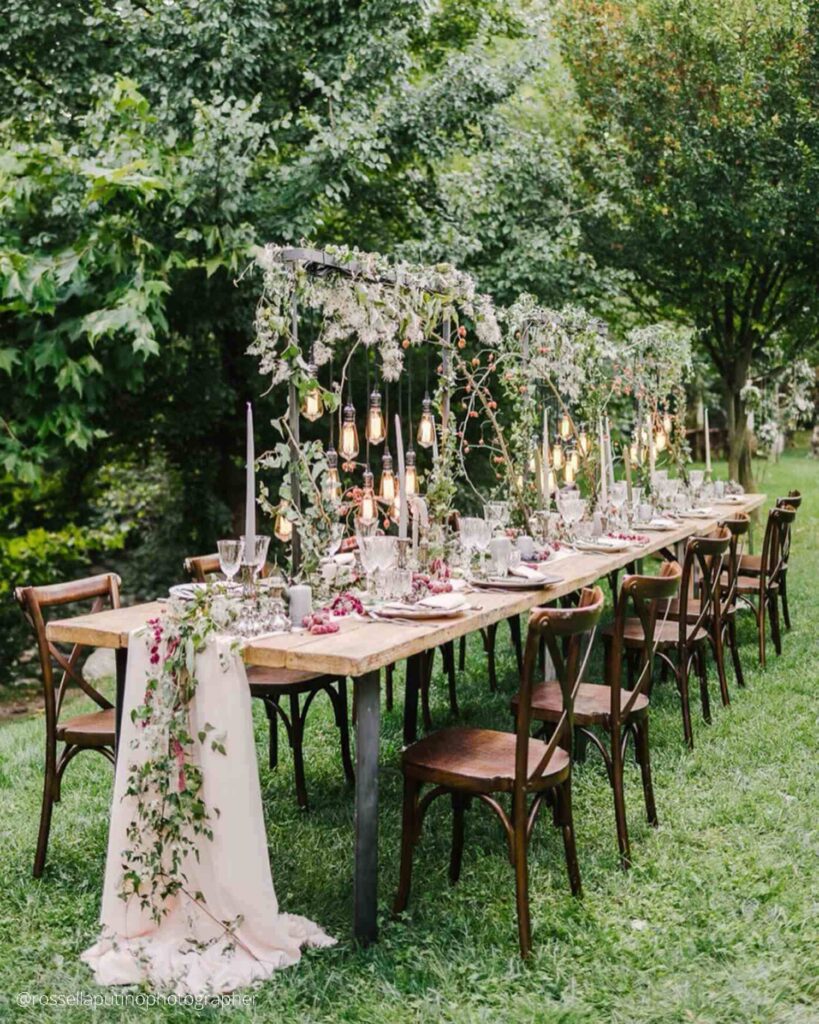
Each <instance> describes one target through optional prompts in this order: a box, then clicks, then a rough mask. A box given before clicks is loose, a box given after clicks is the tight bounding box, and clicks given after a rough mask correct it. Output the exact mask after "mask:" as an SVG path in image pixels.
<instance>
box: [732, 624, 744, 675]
mask: <svg viewBox="0 0 819 1024" xmlns="http://www.w3.org/2000/svg"><path fill="white" fill-rule="evenodd" d="M728 646H729V647H730V648H731V661H732V662H733V665H734V676H735V677H736V681H737V686H743V687H744V686H745V675H744V673H743V671H742V662H741V661H740V658H739V643H738V642H737V624H736V621H735V618H734V616H733V615H732V616H731V618H730V619H729V620H728Z"/></svg>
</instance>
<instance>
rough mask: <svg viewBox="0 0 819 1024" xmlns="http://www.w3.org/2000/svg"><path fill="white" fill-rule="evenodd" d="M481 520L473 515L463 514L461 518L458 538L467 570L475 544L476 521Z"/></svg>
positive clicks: (469, 567) (469, 566)
mask: <svg viewBox="0 0 819 1024" xmlns="http://www.w3.org/2000/svg"><path fill="white" fill-rule="evenodd" d="M480 522H481V520H480V519H477V518H476V517H475V516H463V518H462V519H461V528H460V531H459V532H460V538H461V547H462V548H463V549H464V554H465V555H466V567H467V570H469V569H471V568H472V556H473V555H474V554H475V551H476V549H477V544H476V543H475V531H476V530H477V529H478V523H480Z"/></svg>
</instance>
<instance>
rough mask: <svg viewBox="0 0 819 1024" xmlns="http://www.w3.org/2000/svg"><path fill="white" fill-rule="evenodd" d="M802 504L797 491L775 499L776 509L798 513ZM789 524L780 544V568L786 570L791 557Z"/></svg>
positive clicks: (800, 496)
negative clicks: (787, 509) (787, 508)
mask: <svg viewBox="0 0 819 1024" xmlns="http://www.w3.org/2000/svg"><path fill="white" fill-rule="evenodd" d="M801 504H802V495H801V493H800V492H799V491H788V495H787V497H785V498H777V499H776V507H777V508H786V507H790V508H793V509H796V511H797V512H798V511H799V506H800V505H801ZM791 525H792V524H791V523H788V528H787V530H786V532H785V536H784V539H783V542H782V568H783V569H787V568H788V560H789V559H790V556H791V534H792V532H793V531H792V528H791Z"/></svg>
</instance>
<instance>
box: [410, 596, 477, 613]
mask: <svg viewBox="0 0 819 1024" xmlns="http://www.w3.org/2000/svg"><path fill="white" fill-rule="evenodd" d="M418 604H419V605H420V606H421V607H422V608H440V609H441V611H447V612H449V611H453V610H454V609H455V608H462V607H463V606H464V605H465V604H466V601H465V600H464V596H463V594H430V595H429V596H428V597H423V598H421V600H420V601H419V602H418Z"/></svg>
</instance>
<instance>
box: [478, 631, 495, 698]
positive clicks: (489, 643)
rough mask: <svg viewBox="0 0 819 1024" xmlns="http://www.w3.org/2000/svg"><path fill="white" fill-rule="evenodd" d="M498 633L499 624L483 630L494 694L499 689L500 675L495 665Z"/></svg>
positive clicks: (487, 663) (490, 683)
mask: <svg viewBox="0 0 819 1024" xmlns="http://www.w3.org/2000/svg"><path fill="white" fill-rule="evenodd" d="M497 632H498V627H497V624H494V625H492V626H487V627H486V629H485V630H481V635H482V637H483V646H484V650H485V651H486V665H487V670H488V672H489V689H490V690H491V691H492V692H493V693H495V692H496V691H497V689H498V673H497V666H496V665H495V636H496V635H497Z"/></svg>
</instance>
